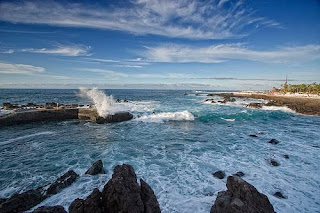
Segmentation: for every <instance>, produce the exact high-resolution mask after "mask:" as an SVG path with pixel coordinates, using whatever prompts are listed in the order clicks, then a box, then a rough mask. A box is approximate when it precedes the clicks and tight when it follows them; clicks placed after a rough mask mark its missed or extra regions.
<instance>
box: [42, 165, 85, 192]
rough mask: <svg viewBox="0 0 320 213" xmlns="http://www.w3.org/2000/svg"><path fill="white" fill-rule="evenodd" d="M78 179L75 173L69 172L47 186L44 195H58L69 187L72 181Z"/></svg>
mask: <svg viewBox="0 0 320 213" xmlns="http://www.w3.org/2000/svg"><path fill="white" fill-rule="evenodd" d="M78 177H79V175H78V174H77V173H75V172H74V171H73V170H69V171H68V172H66V173H65V174H64V175H62V176H61V177H59V178H58V179H57V180H56V181H55V182H54V183H52V184H51V185H50V186H49V188H48V189H47V190H46V194H48V195H53V194H57V193H59V192H60V191H61V190H62V189H64V188H66V187H68V186H70V185H71V184H72V183H73V182H74V181H76V180H77V178H78Z"/></svg>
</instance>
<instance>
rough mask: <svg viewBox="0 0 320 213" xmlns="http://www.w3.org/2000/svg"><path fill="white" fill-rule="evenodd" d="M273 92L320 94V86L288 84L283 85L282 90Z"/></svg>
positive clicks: (275, 89)
mask: <svg viewBox="0 0 320 213" xmlns="http://www.w3.org/2000/svg"><path fill="white" fill-rule="evenodd" d="M272 92H281V93H284V94H285V93H287V92H290V93H306V94H320V84H317V83H316V82H314V83H312V84H287V83H285V84H284V85H281V88H279V89H278V88H275V87H273V88H272Z"/></svg>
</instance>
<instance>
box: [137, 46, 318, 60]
mask: <svg viewBox="0 0 320 213" xmlns="http://www.w3.org/2000/svg"><path fill="white" fill-rule="evenodd" d="M140 55H141V56H143V57H145V58H146V60H149V61H151V62H168V63H189V62H198V63H222V62H225V61H227V60H232V59H240V60H248V61H260V62H265V63H285V64H299V63H304V62H308V61H312V60H316V59H320V45H305V46H293V47H280V48H275V49H274V50H269V51H261V50H254V49H250V48H247V47H245V46H244V45H243V44H238V43H237V44H220V45H212V46H206V47H193V46H185V45H174V44H170V45H168V44H166V45H160V46H157V47H146V50H145V51H143V52H140Z"/></svg>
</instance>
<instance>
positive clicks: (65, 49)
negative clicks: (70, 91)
mask: <svg viewBox="0 0 320 213" xmlns="http://www.w3.org/2000/svg"><path fill="white" fill-rule="evenodd" d="M286 77H288V81H289V83H290V84H301V83H312V82H318V83H320V1H319V0H305V1H303V0H276V1H273V0H259V1H256V0H237V1H235V0H127V1H125V0H109V1H107V0H103V1H93V0H82V1H66V0H63V1H52V0H29V1H15V0H1V1H0V88H61V89H62V88H78V87H98V88H119V89H122V88H136V89H206V90H211V89H212V90H226V89H227V90H265V89H271V88H272V87H274V86H275V87H279V86H280V85H281V84H283V83H284V80H285V78H286Z"/></svg>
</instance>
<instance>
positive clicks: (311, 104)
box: [208, 93, 320, 116]
mask: <svg viewBox="0 0 320 213" xmlns="http://www.w3.org/2000/svg"><path fill="white" fill-rule="evenodd" d="M208 96H220V97H223V98H224V99H225V100H224V101H222V102H223V103H226V102H230V100H233V99H232V98H252V99H263V100H267V101H268V103H266V104H263V103H251V104H249V105H248V107H251V108H261V107H262V106H277V107H283V106H285V107H288V108H289V109H291V110H293V111H295V112H297V113H301V114H305V115H317V116H320V99H312V98H304V97H286V96H275V95H267V94H245V93H212V94H208Z"/></svg>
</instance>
